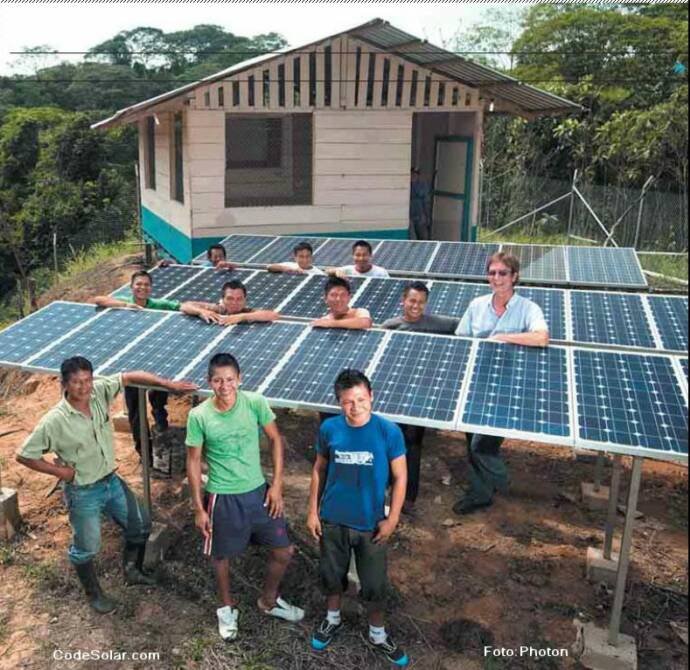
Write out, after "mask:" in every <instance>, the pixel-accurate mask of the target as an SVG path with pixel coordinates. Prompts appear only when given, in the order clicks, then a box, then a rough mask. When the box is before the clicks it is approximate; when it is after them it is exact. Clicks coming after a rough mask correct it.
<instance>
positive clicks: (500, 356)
mask: <svg viewBox="0 0 690 670" xmlns="http://www.w3.org/2000/svg"><path fill="white" fill-rule="evenodd" d="M470 375H471V378H470V387H469V393H468V395H467V400H466V402H465V406H464V408H463V411H462V422H463V423H465V424H468V425H469V426H470V427H471V428H473V429H478V428H480V427H491V428H500V429H504V430H514V431H521V432H527V433H533V434H538V435H550V436H560V437H570V412H569V407H568V365H567V360H566V352H565V349H562V348H559V347H547V348H544V349H542V348H539V347H516V346H513V345H505V344H501V343H498V342H480V343H479V347H478V350H477V357H476V359H475V362H474V366H473V368H472V370H471V371H470Z"/></svg>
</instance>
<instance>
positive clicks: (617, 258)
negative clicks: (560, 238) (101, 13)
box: [568, 247, 647, 287]
mask: <svg viewBox="0 0 690 670" xmlns="http://www.w3.org/2000/svg"><path fill="white" fill-rule="evenodd" d="M568 275H569V279H570V283H571V284H589V285H596V286H628V287H644V286H647V281H646V280H645V278H644V275H643V274H642V270H641V269H640V264H639V262H638V260H637V254H636V253H635V250H634V249H627V248H623V249H620V248H613V247H568Z"/></svg>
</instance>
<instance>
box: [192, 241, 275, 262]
mask: <svg viewBox="0 0 690 670" xmlns="http://www.w3.org/2000/svg"><path fill="white" fill-rule="evenodd" d="M275 239H276V238H275V236H274V235H230V236H229V237H226V238H225V239H224V240H222V241H221V244H222V245H223V246H224V247H225V252H226V255H227V259H228V260H229V261H233V262H235V263H246V262H247V261H248V260H249V259H250V258H251V257H252V256H255V255H256V254H258V253H259V251H261V250H262V249H263V248H264V247H267V246H268V245H269V244H270V243H271V242H273V240H275ZM205 258H206V254H201V255H200V256H198V257H197V258H196V259H195V260H203V259H205Z"/></svg>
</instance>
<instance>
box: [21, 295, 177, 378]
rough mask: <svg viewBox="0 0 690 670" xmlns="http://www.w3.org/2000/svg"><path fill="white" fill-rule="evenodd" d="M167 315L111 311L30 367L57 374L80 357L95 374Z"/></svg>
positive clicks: (148, 311) (53, 348) (52, 348)
mask: <svg viewBox="0 0 690 670" xmlns="http://www.w3.org/2000/svg"><path fill="white" fill-rule="evenodd" d="M170 314H171V312H163V311H158V312H155V311H152V310H139V309H137V310H134V309H111V310H109V311H108V312H107V313H105V314H103V315H102V316H99V317H98V318H97V319H94V320H93V321H92V322H91V323H89V324H88V325H87V326H85V327H84V328H82V329H81V330H80V331H79V332H77V333H75V334H74V335H70V336H69V337H67V338H65V339H64V340H63V341H62V342H59V343H58V344H56V345H55V346H54V347H51V348H50V349H49V350H48V351H46V352H45V353H44V354H42V355H41V356H39V357H38V358H36V359H33V360H32V361H31V365H32V366H35V367H39V368H46V369H47V370H58V369H59V368H60V364H61V363H62V361H63V360H64V359H65V358H69V357H70V356H84V357H85V358H88V359H89V360H90V361H91V364H92V365H93V367H94V370H96V369H97V368H99V367H100V366H101V365H103V363H105V362H106V361H107V360H108V359H109V358H111V357H112V356H114V355H115V354H116V353H117V352H118V351H120V350H121V349H123V348H124V347H126V346H127V345H128V344H129V343H130V342H131V341H132V340H133V339H134V338H135V337H137V336H138V335H140V334H141V333H143V332H144V331H145V330H147V329H148V328H150V327H151V326H153V325H155V324H156V323H159V322H160V321H161V320H162V319H163V318H165V317H166V316H168V315H170Z"/></svg>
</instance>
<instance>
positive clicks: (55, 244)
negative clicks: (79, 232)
mask: <svg viewBox="0 0 690 670" xmlns="http://www.w3.org/2000/svg"><path fill="white" fill-rule="evenodd" d="M53 268H54V269H55V274H57V273H58V270H59V268H58V253H57V228H53Z"/></svg>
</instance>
